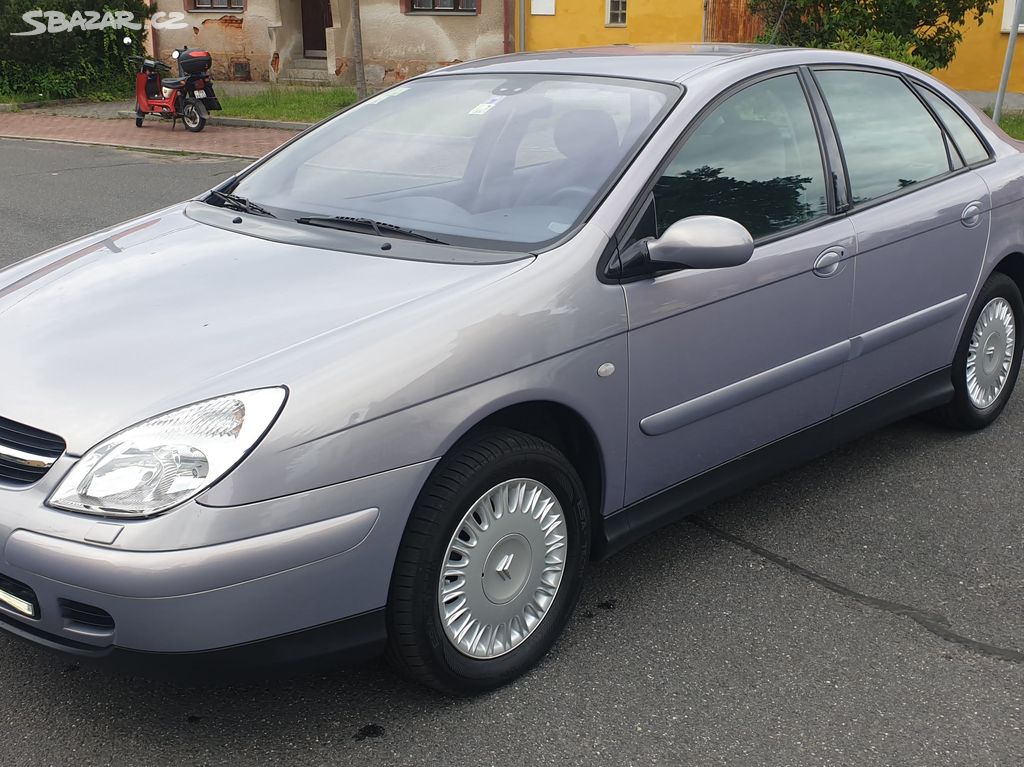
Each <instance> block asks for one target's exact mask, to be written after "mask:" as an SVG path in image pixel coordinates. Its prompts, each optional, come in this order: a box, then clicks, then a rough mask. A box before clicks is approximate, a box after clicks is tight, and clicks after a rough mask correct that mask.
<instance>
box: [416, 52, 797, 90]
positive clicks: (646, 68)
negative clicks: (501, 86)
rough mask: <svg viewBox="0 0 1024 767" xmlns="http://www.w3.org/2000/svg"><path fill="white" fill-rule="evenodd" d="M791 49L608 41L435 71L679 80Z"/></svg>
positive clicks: (436, 71) (495, 57) (473, 62)
mask: <svg viewBox="0 0 1024 767" xmlns="http://www.w3.org/2000/svg"><path fill="white" fill-rule="evenodd" d="M785 51H790V52H792V51H793V49H792V48H786V47H781V46H773V45H738V44H723V43H717V44H716V43H693V44H681V43H680V44H664V45H659V44H650V45H636V44H626V45H607V46H602V47H596V48H566V49H562V50H554V51H531V52H527V53H512V54H508V55H505V56H494V57H491V58H486V59H478V60H476V61H469V62H466V63H464V64H455V65H453V66H449V67H445V68H444V69H438V70H434V71H433V72H430V73H428V76H429V75H431V74H435V73H436V74H455V73H458V74H468V73H473V74H498V73H501V74H514V73H543V74H571V75H599V76H617V77H628V78H637V79H642V80H660V81H662V82H678V81H680V80H683V79H685V78H686V76H687V75H689V74H692V73H693V72H696V71H697V70H701V69H706V68H708V67H711V66H714V65H716V64H720V63H722V62H724V61H729V60H733V59H738V58H745V57H749V56H764V55H770V54H772V53H782V52H785Z"/></svg>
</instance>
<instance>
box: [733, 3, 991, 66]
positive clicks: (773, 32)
mask: <svg viewBox="0 0 1024 767" xmlns="http://www.w3.org/2000/svg"><path fill="white" fill-rule="evenodd" d="M993 3H994V0H749V4H750V10H751V11H752V12H753V13H754V14H756V15H757V16H759V17H760V18H761V19H762V20H763V21H764V25H765V33H764V35H762V37H761V39H762V41H764V42H774V43H778V44H779V45H799V46H803V47H807V48H835V47H841V48H842V49H843V50H858V51H864V52H866V53H879V54H880V55H885V56H888V57H889V58H898V59H899V60H901V61H908V57H912V58H913V61H910V62H909V63H913V65H914V66H916V67H920V68H921V69H942V68H943V67H946V66H948V65H949V63H950V62H951V61H952V60H953V57H954V56H955V55H956V47H957V45H958V44H959V43H960V41H961V40H963V31H962V26H963V24H964V23H965V22H966V21H967V20H968V19H971V20H974V21H977V22H978V23H979V24H980V23H981V22H982V21H983V20H984V17H985V16H986V15H988V14H989V13H991V12H992V5H993ZM852 46H857V47H852ZM883 50H884V51H889V53H880V52H881V51H883ZM893 54H896V55H893Z"/></svg>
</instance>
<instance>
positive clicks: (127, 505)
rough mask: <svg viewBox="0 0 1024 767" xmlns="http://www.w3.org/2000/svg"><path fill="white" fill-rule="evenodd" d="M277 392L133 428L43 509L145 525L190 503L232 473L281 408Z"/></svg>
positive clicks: (212, 403)
mask: <svg viewBox="0 0 1024 767" xmlns="http://www.w3.org/2000/svg"><path fill="white" fill-rule="evenodd" d="M285 396H286V391H285V389H284V388H283V387H274V388H269V389H255V390H253V391H246V392H240V393H238V394H229V395H227V396H224V397H217V398H215V399H209V400H204V401H203V402H197V403H195V404H194V405H187V406H186V407H183V408H179V409H178V410H172V411H170V412H169V413H164V414H163V415H158V416H156V417H155V418H150V419H149V420H148V421H143V422H142V423H140V424H137V425H135V426H131V427H129V428H127V429H125V430H124V431H122V432H120V433H118V434H115V435H114V436H113V437H111V438H110V439H108V440H106V441H104V442H101V443H100V444H98V445H96V447H94V448H92V450H89V451H88V452H87V453H86V454H85V455H83V456H82V457H81V458H80V459H79V460H78V463H76V464H75V465H74V466H73V467H72V469H71V471H69V472H68V473H67V476H65V477H64V479H63V480H62V481H61V483H60V485H58V486H57V489H56V490H54V491H53V493H52V494H51V495H50V499H49V500H48V501H47V503H48V504H49V505H50V506H54V507H56V508H59V509H67V510H69V511H81V512H86V513H88V514H101V515H105V516H112V517H148V516H151V515H153V514H158V513H160V512H162V511H166V510H167V509H170V508H171V507H173V506H176V505H178V504H180V503H183V502H185V501H187V500H188V499H190V498H194V497H195V496H196V495H198V494H199V493H201V492H202V491H203V490H205V489H206V488H207V487H209V486H210V485H212V484H213V483H214V482H216V481H217V480H218V479H220V478H221V477H223V476H224V475H225V474H227V473H228V472H229V471H231V469H233V468H234V467H235V466H236V465H237V464H238V463H239V462H240V461H241V460H242V459H243V458H244V457H245V456H246V455H247V454H248V452H249V451H250V450H252V448H253V447H255V445H256V444H257V443H258V442H259V441H260V439H261V438H262V437H263V435H264V434H266V433H267V430H268V429H269V428H270V425H271V424H272V423H273V422H274V419H275V418H276V417H277V414H278V413H280V412H281V407H282V406H283V405H284V401H285Z"/></svg>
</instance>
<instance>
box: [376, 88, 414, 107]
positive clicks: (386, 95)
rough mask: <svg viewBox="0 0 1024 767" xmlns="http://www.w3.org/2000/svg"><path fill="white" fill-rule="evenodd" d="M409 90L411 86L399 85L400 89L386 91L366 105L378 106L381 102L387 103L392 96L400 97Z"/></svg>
mask: <svg viewBox="0 0 1024 767" xmlns="http://www.w3.org/2000/svg"><path fill="white" fill-rule="evenodd" d="M407 90H409V86H408V85H399V86H398V87H396V88H391V89H390V90H386V91H384V92H383V93H378V94H377V95H376V96H374V97H373V98H371V99H367V100H366V103H367V104H378V103H380V102H381V101H386V100H387V99H389V98H391V97H392V96H397V95H399V94H401V93H405V92H406V91H407Z"/></svg>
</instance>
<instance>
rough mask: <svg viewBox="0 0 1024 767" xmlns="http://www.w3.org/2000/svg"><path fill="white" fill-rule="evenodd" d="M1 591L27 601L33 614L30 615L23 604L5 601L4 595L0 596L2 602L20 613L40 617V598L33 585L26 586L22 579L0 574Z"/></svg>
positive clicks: (0, 602)
mask: <svg viewBox="0 0 1024 767" xmlns="http://www.w3.org/2000/svg"><path fill="white" fill-rule="evenodd" d="M0 591H2V592H5V593H6V594H9V595H10V596H12V597H15V598H16V599H18V600H21V601H22V602H27V603H28V604H29V605H30V606H31V607H30V608H29V609H30V611H31V613H32V614H31V615H28V613H27V612H26V611H25V610H24V609H22V607H23V606H22V605H17V606H16V605H14V604H10V603H9V602H7V601H5V600H4V599H3V596H0V604H4V605H6V606H7V607H8V608H10V609H12V610H14V612H16V613H18V614H19V615H28V617H30V618H38V617H39V600H38V599H36V592H34V591H33V590H32V587H31V586H26V585H25V584H24V583H22V582H21V581H16V580H14V578H8V577H7V576H6V575H0Z"/></svg>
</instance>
